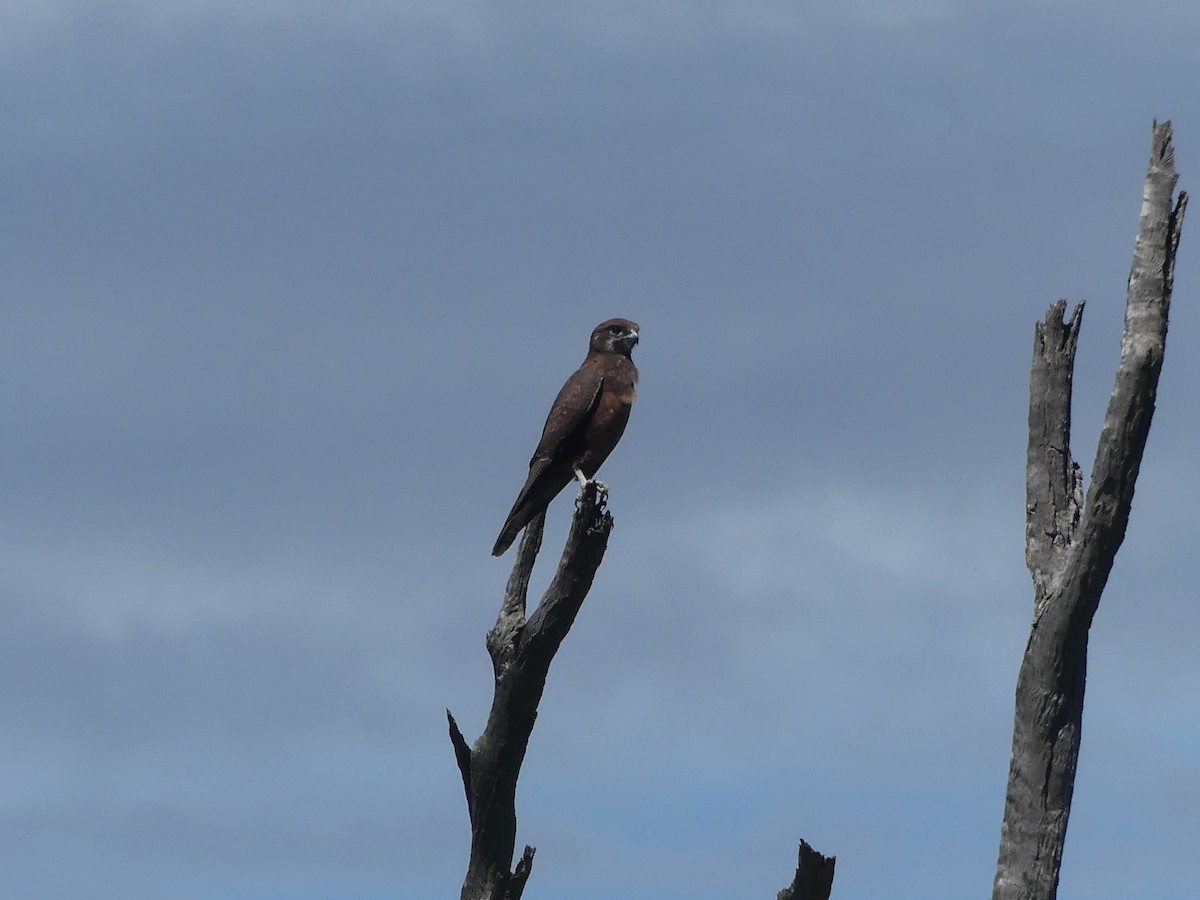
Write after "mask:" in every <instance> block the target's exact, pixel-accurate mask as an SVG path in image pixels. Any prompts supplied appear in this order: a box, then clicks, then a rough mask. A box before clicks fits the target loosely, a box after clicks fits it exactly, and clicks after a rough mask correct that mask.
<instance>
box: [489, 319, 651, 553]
mask: <svg viewBox="0 0 1200 900" xmlns="http://www.w3.org/2000/svg"><path fill="white" fill-rule="evenodd" d="M637 342H638V326H637V323H636V322H630V321H629V320H628V319H609V320H608V321H607V322H601V323H600V324H599V325H597V326H596V328H595V330H593V331H592V338H591V341H590V343H589V344H588V355H587V359H585V360H584V361H583V365H581V366H580V367H579V368H578V370H576V372H575V374H574V375H572V376H571V377H570V378H568V379H567V383H566V384H564V385H563V386H562V390H560V391H559V392H558V396H557V397H556V398H555V399H554V405H553V406H551V407H550V415H548V416H547V417H546V427H545V428H543V429H542V440H541V441H540V442H539V443H538V446H537V450H535V451H534V453H533V459H531V460H530V461H529V477H528V478H527V479H526V480H525V486H524V487H523V488H521V493H519V494H517V502H516V503H514V504H513V508H512V512H510V513H509V514H508V518H507V519H505V520H504V527H503V528H501V529H500V536H499V537H498V538H496V545H495V546H494V547H492V555H493V556H500V555H501V554H503V553H504V551H505V550H507V549H508V548H509V547H510V546H511V545H512V542H513V541H514V540H515V539H516V537H517V535H518V534H519V533H520V531H521V529H522V528H524V527H525V526H526V525H528V524H529V522H530V521H531V520H532V519H533V517H534V516H536V515H537V514H538V513H539V512H541V511H542V510H544V509H545V508H546V507H547V506H549V505H550V501H551V500H553V499H554V498H555V497H557V496H558V494H559V492H560V491H561V490H562V489H563V488H565V487H566V486H567V485H568V484H570V483H571V479H572V478H577V477H579V475H578V473H582V475H583V477H584V478H587V479H590V478H591V477H592V476H593V475H595V474H596V471H597V470H598V469H599V468H600V466H601V465H602V464H603V463H604V460H606V459H608V454H610V453H612V451H613V448H614V447H616V446H617V441H619V440H620V439H621V435H622V433H623V432H624V431H625V423H626V422H628V421H629V410H630V409H631V408H632V407H633V400H634V397H635V392H634V385H636V384H637V380H638V372H637V367H636V366H635V365H634V364H633V360H632V359H631V358H630V355H629V354H630V353H631V352H632V351H633V347H634V345H635V344H636V343H637ZM576 470H578V473H577V471H576Z"/></svg>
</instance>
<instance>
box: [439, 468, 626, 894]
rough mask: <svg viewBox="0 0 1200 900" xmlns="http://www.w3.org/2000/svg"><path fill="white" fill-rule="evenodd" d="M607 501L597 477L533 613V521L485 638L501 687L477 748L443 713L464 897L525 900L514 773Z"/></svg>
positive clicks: (598, 553)
mask: <svg viewBox="0 0 1200 900" xmlns="http://www.w3.org/2000/svg"><path fill="white" fill-rule="evenodd" d="M605 500H606V497H605V495H604V493H603V492H598V491H597V488H596V483H595V482H589V483H588V485H587V487H586V488H585V489H584V490H583V491H582V492H581V493H580V497H579V500H578V501H576V510H575V516H574V518H573V519H572V520H571V530H570V533H569V534H568V536H567V543H566V546H565V547H564V548H563V552H562V558H561V559H560V560H559V563H558V570H557V572H555V575H554V578H553V579H552V580H551V582H550V586H549V587H548V588H546V592H545V593H544V594H543V595H542V599H541V602H540V603H538V606H537V609H536V610H534V612H533V614H532V615H531V616H529V618H528V619H527V618H526V617H525V604H526V596H527V594H528V591H529V578H530V575H531V573H532V572H533V564H534V560H536V558H537V554H538V550H539V549H540V547H541V543H542V526H543V524H544V521H545V515H544V513H543V514H542V515H539V516H538V517H537V518H536V519H534V520H533V521H532V522H530V523H529V525H528V526H527V527H526V529H525V535H524V537H523V538H522V540H521V546H520V548H519V550H518V551H517V559H516V562H515V563H514V564H513V570H512V574H511V575H510V576H509V579H508V586H507V588H506V590H505V593H504V600H503V602H502V603H501V605H500V614H499V616H498V617H497V618H496V624H495V626H494V627H493V628H492V630H491V631H489V632H488V635H487V648H488V653H489V654H490V655H491V657H492V669H493V671H494V674H495V690H494V693H493V695H492V709H491V712H490V713H489V714H488V720H487V725H486V726H485V727H484V730H483V734H481V735H480V736H479V739H478V740H477V741H475V744H474V746H468V745H467V742H466V739H465V738H464V737H463V735H462V732H461V731H460V730H459V728H458V724H457V723H456V722H455V721H454V717H453V716H452V715H451V714H450V711H449V710H447V711H446V718H447V720H448V722H449V725H450V742H451V744H453V746H454V755H455V758H456V759H457V761H458V768H459V771H460V772H461V773H462V780H463V789H464V791H465V793H466V797H467V811H468V813H469V814H470V818H471V857H470V862H469V863H468V865H467V875H466V879H465V880H464V881H463V887H462V893H461V894H460V900H519V898H520V896H521V894H522V892H523V891H524V890H525V882H526V880H527V879H528V878H529V873H530V871H531V870H532V868H533V854H534V848H533V847H526V848H525V852H524V853H523V854H522V856H521V859H520V861H519V862H518V863H517V866H516V868H515V869H512V870H511V871H510V867H511V866H512V858H513V852H514V850H515V848H516V839H517V812H516V801H517V778H518V776H519V775H520V773H521V763H522V762H523V761H524V759H525V749H526V747H527V746H528V744H529V736H530V734H531V733H532V732H533V724H534V720H535V719H536V718H537V706H538V702H539V701H540V700H541V699H542V691H543V689H544V688H545V686H546V675H547V673H548V672H549V670H550V662H551V660H553V659H554V654H555V652H556V651H557V650H558V648H559V645H560V644H562V641H563V638H565V637H566V636H567V632H568V631H569V630H570V628H571V624H572V623H573V622H574V621H575V616H576V614H577V613H578V612H579V608H580V607H581V606H582V605H583V600H584V598H585V597H586V596H587V593H588V590H589V589H590V588H591V586H592V579H593V578H594V577H595V575H596V570H597V569H598V568H600V562H601V560H602V559H603V558H604V550H605V548H606V547H607V546H608V535H609V532H610V531H611V530H612V516H611V515H609V513H608V512H607V511H606V510H605Z"/></svg>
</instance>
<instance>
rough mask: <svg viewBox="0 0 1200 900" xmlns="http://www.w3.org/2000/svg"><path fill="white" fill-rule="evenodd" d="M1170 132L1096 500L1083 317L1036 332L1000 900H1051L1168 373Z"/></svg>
mask: <svg viewBox="0 0 1200 900" xmlns="http://www.w3.org/2000/svg"><path fill="white" fill-rule="evenodd" d="M1177 178H1178V176H1177V175H1176V172H1175V161H1174V150H1173V148H1172V145H1171V125H1170V123H1169V122H1164V123H1163V124H1161V125H1159V124H1157V123H1156V124H1155V126H1154V131H1153V139H1152V142H1151V148H1150V163H1149V167H1148V169H1147V171H1146V181H1145V187H1144V189H1143V194H1142V210H1141V216H1140V219H1139V222H1138V231H1137V240H1136V243H1135V245H1134V252H1133V267H1132V269H1131V270H1130V273H1129V286H1128V295H1127V298H1126V305H1125V328H1124V333H1123V335H1122V337H1121V362H1120V364H1119V366H1118V368H1117V375H1116V383H1115V384H1114V386H1113V392H1112V397H1111V399H1110V400H1109V404H1108V411H1107V413H1106V414H1105V417H1104V424H1103V426H1102V428H1101V432H1100V440H1099V445H1098V447H1097V450H1096V461H1095V463H1094V464H1093V467H1092V474H1091V481H1090V484H1089V486H1088V492H1087V499H1086V501H1084V500H1083V486H1082V478H1081V475H1080V470H1079V466H1078V465H1076V463H1075V460H1074V459H1073V458H1072V456H1071V450H1070V436H1071V378H1072V372H1073V369H1074V364H1075V347H1076V343H1077V341H1078V339H1079V327H1080V323H1081V321H1082V318H1083V304H1082V303H1080V304H1078V305H1077V306H1076V307H1075V309H1074V311H1073V313H1072V315H1071V318H1070V320H1067V321H1064V319H1063V314H1064V312H1065V310H1066V301H1065V300H1058V301H1055V302H1054V303H1053V304H1051V306H1050V310H1049V311H1048V312H1047V313H1046V318H1045V320H1044V321H1043V322H1039V323H1038V324H1037V326H1036V328H1035V329H1034V350H1033V366H1032V370H1031V373H1030V386H1029V448H1028V455H1027V460H1026V471H1025V492H1026V520H1025V558H1026V562H1027V564H1028V566H1029V571H1030V574H1031V575H1032V576H1033V586H1034V612H1033V625H1032V627H1031V629H1030V634H1029V643H1028V644H1027V645H1026V648H1025V656H1024V659H1023V660H1022V662H1021V670H1020V674H1019V675H1018V677H1017V692H1016V715H1015V721H1014V725H1013V746H1012V762H1011V764H1010V767H1009V772H1008V790H1007V795H1006V797H1005V801H1004V821H1003V824H1002V825H1001V829H1000V853H999V859H998V862H997V866H996V880H995V884H994V886H993V891H992V897H993V900H1052V898H1054V896H1055V895H1056V893H1057V891H1058V875H1059V867H1060V865H1061V863H1062V851H1063V841H1064V839H1065V837H1066V831H1067V818H1068V816H1069V815H1070V811H1071V794H1072V791H1073V789H1074V784H1075V766H1076V762H1077V761H1078V759H1079V741H1080V725H1081V723H1082V719H1083V691H1084V680H1085V675H1086V669H1087V642H1088V630H1089V628H1090V627H1091V624H1092V617H1093V616H1094V615H1095V613H1096V608H1097V606H1098V605H1099V603H1100V594H1101V592H1102V591H1103V590H1104V585H1105V583H1106V582H1107V581H1108V576H1109V573H1110V572H1111V570H1112V565H1113V559H1114V558H1115V556H1116V553H1117V549H1118V548H1119V547H1120V546H1121V541H1122V540H1123V539H1124V537H1125V529H1126V526H1127V525H1128V523H1129V512H1130V506H1131V504H1132V502H1133V488H1134V482H1135V481H1136V480H1137V475H1138V469H1139V467H1140V465H1141V461H1142V452H1143V450H1144V449H1145V446H1146V437H1147V435H1148V434H1149V432H1150V419H1151V416H1152V415H1153V413H1154V397H1155V391H1156V389H1157V385H1158V376H1159V372H1160V371H1161V369H1162V359H1163V349H1164V346H1165V341H1166V334H1167V313H1168V311H1169V308H1170V301H1171V286H1172V281H1173V277H1174V271H1175V253H1176V250H1177V249H1178V246H1179V234H1180V228H1181V226H1182V224H1183V214H1184V210H1185V208H1186V206H1187V195H1186V194H1184V193H1180V195H1179V199H1178V201H1177V202H1175V203H1174V205H1172V200H1173V193H1174V190H1175V182H1176V180H1177Z"/></svg>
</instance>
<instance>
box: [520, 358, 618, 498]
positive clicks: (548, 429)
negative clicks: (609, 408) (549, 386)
mask: <svg viewBox="0 0 1200 900" xmlns="http://www.w3.org/2000/svg"><path fill="white" fill-rule="evenodd" d="M603 392H604V371H603V369H602V368H601V367H600V366H599V365H597V364H594V361H593V360H591V359H589V360H585V361H584V364H583V365H582V366H580V367H579V368H578V369H576V370H575V373H574V374H573V375H571V377H570V378H568V379H567V383H566V384H564V385H563V386H562V389H561V390H560V391H559V392H558V396H557V397H555V398H554V404H553V405H552V406H551V407H550V413H549V415H547V416H546V424H545V426H544V427H543V428H542V439H541V440H540V441H538V446H537V449H536V450H534V451H533V457H532V458H531V459H530V460H529V468H530V474H531V475H532V474H533V472H532V470H533V469H534V468H535V467H538V466H539V464H540V465H541V466H544V465H546V464H548V463H549V462H551V461H552V460H555V459H557V458H558V457H559V455H560V454H561V453H562V452H563V451H564V450H566V449H568V448H570V447H571V445H573V444H575V443H578V442H579V441H580V440H581V439H582V437H583V432H584V430H585V429H586V428H587V426H588V423H589V422H590V421H591V420H592V416H593V415H595V413H596V407H597V406H598V405H599V404H600V395H601V394H602V393H603Z"/></svg>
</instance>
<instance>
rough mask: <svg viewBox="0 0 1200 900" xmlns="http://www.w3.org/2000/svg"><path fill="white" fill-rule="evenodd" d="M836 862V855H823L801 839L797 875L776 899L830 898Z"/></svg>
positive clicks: (818, 899) (813, 899) (808, 899)
mask: <svg viewBox="0 0 1200 900" xmlns="http://www.w3.org/2000/svg"><path fill="white" fill-rule="evenodd" d="M836 864H837V857H836V856H822V855H821V854H820V853H818V852H817V851H816V850H814V849H813V848H812V847H810V846H809V844H808V841H805V840H801V841H800V858H799V860H798V861H797V863H796V877H795V878H793V879H792V883H791V884H789V885H788V886H787V887H785V888H784V889H783V890H782V891H780V892H779V893H778V894H776V895H775V900H829V892H830V891H832V890H833V868H834V866H835V865H836Z"/></svg>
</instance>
